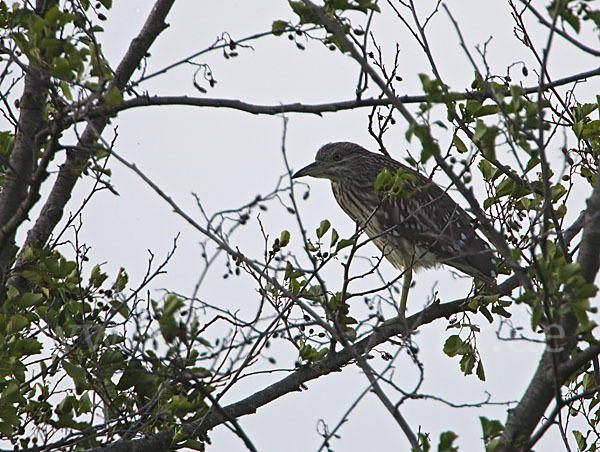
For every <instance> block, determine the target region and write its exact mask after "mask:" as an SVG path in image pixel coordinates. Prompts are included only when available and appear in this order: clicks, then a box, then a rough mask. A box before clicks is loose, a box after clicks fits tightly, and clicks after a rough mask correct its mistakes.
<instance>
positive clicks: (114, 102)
mask: <svg viewBox="0 0 600 452" xmlns="http://www.w3.org/2000/svg"><path fill="white" fill-rule="evenodd" d="M122 103H123V94H121V91H119V88H117V87H116V86H113V87H112V88H111V89H110V90H109V91H108V93H106V104H107V105H109V106H111V107H117V106H119V105H121V104H122Z"/></svg>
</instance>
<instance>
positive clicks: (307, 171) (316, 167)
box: [292, 161, 325, 179]
mask: <svg viewBox="0 0 600 452" xmlns="http://www.w3.org/2000/svg"><path fill="white" fill-rule="evenodd" d="M324 168H325V164H324V163H323V162H319V161H317V162H313V163H311V164H310V165H308V166H305V167H304V168H302V169H301V170H300V171H296V173H295V174H294V175H293V176H292V179H296V178H298V177H304V176H312V177H321V174H322V171H323V169H324Z"/></svg>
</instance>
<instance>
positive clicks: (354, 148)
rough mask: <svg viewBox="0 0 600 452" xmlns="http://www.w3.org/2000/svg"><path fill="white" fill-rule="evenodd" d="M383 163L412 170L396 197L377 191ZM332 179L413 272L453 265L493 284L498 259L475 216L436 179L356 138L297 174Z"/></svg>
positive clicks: (342, 201) (350, 208)
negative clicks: (479, 230) (477, 227)
mask: <svg viewBox="0 0 600 452" xmlns="http://www.w3.org/2000/svg"><path fill="white" fill-rule="evenodd" d="M384 168H387V170H388V171H389V172H390V173H392V174H395V173H396V172H397V171H398V169H400V168H402V169H403V170H404V172H405V174H406V173H408V174H412V175H413V176H414V177H409V178H408V179H407V180H406V181H405V184H406V185H405V186H407V188H405V190H406V196H401V197H396V198H394V199H392V198H390V197H389V196H386V195H385V193H376V192H375V187H374V184H375V180H376V178H377V175H378V174H379V173H381V172H382V171H383V169H384ZM303 176H312V177H319V178H325V179H329V180H330V181H331V187H332V188H333V194H334V196H335V199H336V200H337V202H338V204H339V205H340V207H341V208H342V209H343V210H344V212H346V214H348V216H349V217H350V218H352V220H354V222H355V223H356V224H358V225H359V226H360V227H363V228H364V231H365V232H366V233H367V235H368V236H369V237H370V238H371V239H372V240H373V242H374V243H375V245H377V247H378V248H379V249H380V250H381V252H382V253H383V255H384V256H385V257H386V258H387V260H389V261H390V262H391V263H392V265H393V266H394V267H396V268H398V269H401V270H402V269H408V270H409V272H410V271H411V270H414V269H419V268H430V267H433V266H436V265H439V264H446V265H450V266H452V267H454V268H457V269H458V270H460V271H462V272H464V273H466V274H467V275H470V276H473V277H475V278H477V279H479V280H481V281H483V282H485V283H486V284H488V285H490V284H491V285H493V284H494V279H495V278H496V261H495V259H494V253H493V252H492V250H491V249H490V248H489V246H488V244H487V243H486V242H485V241H484V240H482V239H481V238H480V237H479V235H477V232H476V231H475V227H474V226H473V220H472V218H471V217H470V216H469V214H467V213H466V212H465V211H464V210H463V209H462V208H461V207H460V206H459V205H458V204H456V203H455V202H454V201H453V200H452V198H451V197H450V196H449V195H448V194H447V193H446V191H444V190H443V189H442V188H440V187H439V186H438V185H437V184H435V183H434V182H433V181H432V180H431V179H429V178H427V177H425V176H423V175H422V174H420V173H419V172H417V171H415V170H413V169H411V168H409V167H407V166H405V165H402V164H401V163H399V162H397V161H396V160H394V159H392V158H390V157H387V156H385V155H383V154H375V153H373V152H369V151H367V150H366V149H364V148H362V147H361V146H359V145H357V144H354V143H347V142H341V143H329V144H326V145H325V146H323V147H322V148H321V149H319V151H318V152H317V156H316V158H315V162H313V163H311V164H310V165H308V166H306V167H305V168H302V169H301V170H300V171H298V172H297V173H296V174H294V175H293V177H294V178H297V177H303Z"/></svg>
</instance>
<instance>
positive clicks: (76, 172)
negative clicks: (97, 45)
mask: <svg viewBox="0 0 600 452" xmlns="http://www.w3.org/2000/svg"><path fill="white" fill-rule="evenodd" d="M174 1H175V0H157V1H156V3H155V4H154V7H153V8H152V11H151V12H150V14H149V16H148V18H147V20H146V23H145V24H144V26H143V27H142V30H141V31H140V33H139V34H138V35H137V36H136V37H135V38H134V39H133V40H132V42H131V44H130V46H129V49H128V50H127V53H126V54H125V56H124V57H123V60H122V61H121V63H120V64H119V66H118V68H117V70H116V71H115V76H114V80H113V82H111V84H109V86H108V88H107V91H106V92H108V91H109V90H110V89H111V88H112V87H113V86H114V87H117V88H118V89H119V90H123V89H124V88H125V86H126V84H127V82H128V81H129V79H130V78H131V76H132V74H133V73H134V71H135V70H136V68H137V67H138V65H139V63H140V61H141V60H142V59H143V58H144V57H145V55H146V53H147V52H148V49H149V48H150V46H151V45H152V43H153V42H154V40H155V39H156V38H157V36H158V35H159V34H160V33H161V32H162V31H163V30H164V29H165V28H166V27H167V25H166V24H165V18H166V16H167V14H168V13H169V10H170V9H171V6H172V5H173V3H174ZM107 123H108V119H106V118H105V117H96V118H94V119H93V120H91V121H89V122H88V125H87V127H86V128H85V130H84V132H83V134H82V136H81V138H80V140H79V143H78V147H79V148H82V149H86V150H90V149H91V147H92V145H93V144H94V143H95V142H96V140H97V139H98V137H99V136H100V134H101V133H102V131H103V130H104V128H105V127H106V125H107ZM89 157H90V151H87V152H86V151H82V150H78V151H70V152H67V159H66V162H65V163H64V164H63V165H62V166H61V168H60V171H59V173H58V177H57V180H56V183H55V184H54V187H53V188H52V191H51V193H50V194H49V196H48V199H47V201H46V203H45V204H44V206H43V208H42V211H41V212H40V215H39V217H38V219H37V221H36V223H35V225H34V226H33V227H32V228H31V230H30V231H29V233H28V234H27V239H26V241H25V246H27V245H31V244H33V243H36V244H37V246H43V245H44V244H45V243H46V242H47V240H48V238H49V237H50V234H51V233H52V231H53V230H54V228H55V227H56V225H57V224H58V222H59V221H60V219H61V218H62V215H63V210H64V207H65V205H66V204H67V202H68V201H69V199H70V197H71V192H72V190H73V188H74V186H75V183H76V182H77V180H78V179H79V177H80V175H81V173H82V171H83V170H84V169H85V168H86V166H87V162H88V159H89Z"/></svg>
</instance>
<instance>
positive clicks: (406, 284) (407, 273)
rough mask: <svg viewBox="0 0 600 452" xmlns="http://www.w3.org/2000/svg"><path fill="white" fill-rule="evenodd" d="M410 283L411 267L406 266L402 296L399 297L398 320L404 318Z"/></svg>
mask: <svg viewBox="0 0 600 452" xmlns="http://www.w3.org/2000/svg"><path fill="white" fill-rule="evenodd" d="M411 283H412V265H407V266H406V268H405V269H404V278H403V279H402V294H401V296H400V309H399V310H398V313H399V314H400V318H404V316H405V314H406V301H407V300H408V291H409V290H410V285H411Z"/></svg>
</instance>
